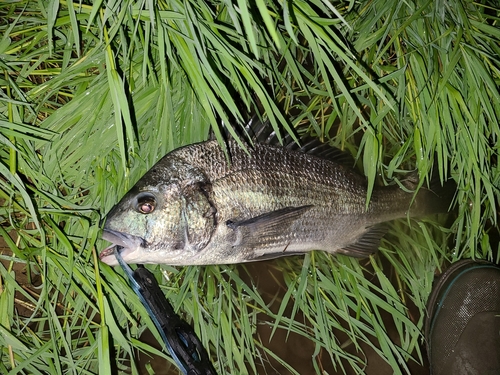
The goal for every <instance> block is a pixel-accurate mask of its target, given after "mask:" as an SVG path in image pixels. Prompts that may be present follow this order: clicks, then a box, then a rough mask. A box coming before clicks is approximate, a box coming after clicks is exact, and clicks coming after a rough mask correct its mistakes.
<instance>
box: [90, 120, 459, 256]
mask: <svg viewBox="0 0 500 375" xmlns="http://www.w3.org/2000/svg"><path fill="white" fill-rule="evenodd" d="M269 128H270V127H269V126H267V127H266V126H264V125H262V124H261V125H260V126H258V125H255V126H253V128H252V126H251V125H248V126H247V128H246V130H248V132H249V131H250V130H251V129H254V135H253V137H252V138H251V139H250V141H248V144H247V147H244V148H243V147H241V145H240V144H238V142H236V141H235V140H234V139H232V140H227V141H226V147H227V148H226V150H224V149H223V148H222V147H221V145H220V144H219V143H218V142H217V141H216V140H214V139H211V140H207V141H205V142H201V143H195V144H191V145H188V146H184V147H181V148H178V149H176V150H173V151H171V152H169V153H168V154H166V155H165V156H164V157H163V158H161V159H160V160H159V161H158V162H157V163H156V164H155V165H154V166H153V167H152V168H151V169H150V170H149V171H148V172H146V174H145V175H144V176H143V177H142V178H140V179H139V180H138V182H137V183H136V184H135V185H134V186H133V187H132V189H130V191H129V192H128V193H127V194H126V195H125V196H124V197H123V198H122V199H121V200H120V201H119V202H118V203H117V204H116V205H115V206H114V207H113V208H112V209H111V211H110V212H109V213H108V215H107V216H106V221H105V224H104V228H103V234H102V238H103V239H104V240H106V241H109V242H111V246H109V247H107V248H105V249H104V250H102V251H101V252H100V254H99V257H100V260H101V261H102V262H104V263H106V264H108V265H110V266H115V265H117V264H118V262H117V259H116V258H115V256H114V249H115V247H116V246H120V247H121V248H122V249H121V253H120V255H121V256H122V258H123V260H124V261H125V262H126V263H129V264H133V263H149V264H169V265H175V266H187V265H214V264H231V263H245V262H249V261H259V260H265V259H272V258H279V257H283V256H290V255H299V254H304V253H306V252H309V251H313V250H322V251H326V252H328V253H331V254H344V255H348V256H353V257H368V256H369V255H371V254H373V253H375V252H376V250H377V248H378V246H379V242H380V240H381V238H382V237H383V236H384V234H385V233H386V231H387V226H386V225H385V223H387V222H389V221H391V220H396V219H401V218H406V217H420V216H425V215H430V214H435V213H445V212H447V211H448V209H449V207H450V204H451V202H452V197H453V194H454V191H455V187H454V185H453V184H450V183H447V182H445V183H444V185H442V186H441V184H432V183H431V186H430V188H425V187H421V188H420V189H418V192H417V193H416V194H414V193H413V191H415V190H416V188H417V186H418V178H408V179H406V180H405V181H404V182H403V185H404V189H402V188H400V187H399V186H398V185H392V186H391V185H390V186H375V187H374V188H373V191H372V195H371V198H370V201H369V204H368V205H366V198H367V194H368V188H367V181H366V178H365V177H364V176H363V175H361V174H360V173H359V172H357V171H356V170H355V169H354V168H353V166H354V161H353V159H352V157H351V156H350V155H347V153H346V152H343V151H340V150H338V149H336V148H334V147H331V146H329V145H328V144H327V143H321V142H319V140H317V139H313V140H308V139H307V138H304V139H306V140H305V141H303V140H302V139H301V142H300V145H299V144H298V143H297V142H295V141H294V140H293V138H292V137H291V136H287V137H284V138H282V144H280V141H279V137H278V136H277V135H276V133H275V132H274V131H267V130H264V129H269ZM346 155H347V156H346ZM228 156H229V160H228ZM432 185H434V186H432Z"/></svg>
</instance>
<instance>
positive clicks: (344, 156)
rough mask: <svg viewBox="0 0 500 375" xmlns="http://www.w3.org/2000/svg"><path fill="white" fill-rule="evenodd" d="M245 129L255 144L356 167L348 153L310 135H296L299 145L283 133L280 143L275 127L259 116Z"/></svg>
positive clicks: (249, 122)
mask: <svg viewBox="0 0 500 375" xmlns="http://www.w3.org/2000/svg"><path fill="white" fill-rule="evenodd" d="M244 129H245V132H246V134H247V136H248V137H251V139H252V141H253V142H257V143H261V144H266V145H270V146H281V147H284V148H286V149H287V150H290V151H300V152H303V153H304V154H310V155H314V156H317V157H319V158H322V159H325V160H330V161H334V162H335V163H338V164H341V165H344V166H347V167H349V168H352V167H353V166H354V165H355V161H354V158H353V157H352V156H351V154H349V153H348V152H346V151H342V150H340V149H338V148H336V147H333V146H330V145H329V144H328V143H324V142H321V141H320V140H319V138H317V137H312V136H310V135H308V134H301V135H299V134H297V133H296V134H295V135H296V138H297V139H299V142H300V145H299V144H297V142H295V140H294V139H293V137H292V136H291V135H290V134H288V133H286V132H284V131H283V133H285V135H283V136H282V142H281V143H280V141H279V139H278V137H277V136H276V132H275V131H274V129H273V127H272V126H271V125H270V124H269V123H268V122H262V121H261V120H260V119H259V118H258V117H257V116H254V117H252V118H251V119H250V121H248V122H247V124H246V125H245V127H244Z"/></svg>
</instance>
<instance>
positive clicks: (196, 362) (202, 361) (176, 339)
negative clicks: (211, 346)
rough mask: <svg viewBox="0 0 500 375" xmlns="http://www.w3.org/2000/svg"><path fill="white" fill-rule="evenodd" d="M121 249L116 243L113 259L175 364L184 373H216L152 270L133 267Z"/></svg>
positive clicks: (190, 328) (198, 374)
mask: <svg viewBox="0 0 500 375" xmlns="http://www.w3.org/2000/svg"><path fill="white" fill-rule="evenodd" d="M121 249H122V247H121V246H116V247H115V250H114V254H115V256H116V259H117V260H118V263H119V264H120V266H121V267H122V269H123V271H124V272H125V274H126V275H127V277H128V279H129V282H130V285H131V287H132V289H133V290H134V292H135V293H136V294H137V295H138V296H139V299H140V300H141V302H142V304H143V305H144V307H145V308H146V310H147V311H148V313H149V316H150V317H151V320H152V321H153V323H154V324H155V326H156V328H157V329H158V331H159V333H160V336H161V338H162V339H163V342H164V344H165V347H166V348H167V350H168V352H169V353H170V356H171V357H172V359H173V360H174V362H175V363H176V365H177V367H178V368H179V369H180V370H181V371H182V373H183V374H184V375H217V373H216V372H215V370H214V368H213V366H212V364H211V362H210V359H209V357H208V354H207V352H206V350H205V348H204V347H203V345H202V344H201V342H200V340H199V339H198V337H197V336H196V334H195V332H194V330H193V327H191V326H190V325H189V324H188V323H186V322H185V321H184V320H182V319H181V317H180V316H179V315H177V314H176V313H175V311H174V309H173V307H172V305H171V304H170V302H169V301H168V300H167V299H166V298H165V295H164V294H163V292H162V291H161V289H160V286H159V285H158V283H157V281H156V279H155V277H154V276H153V274H152V273H151V272H149V271H148V270H147V269H146V268H144V267H143V266H141V265H139V266H138V267H137V268H136V269H135V270H132V268H130V266H129V265H128V264H127V263H125V261H124V260H123V258H122V257H121V255H120V251H121Z"/></svg>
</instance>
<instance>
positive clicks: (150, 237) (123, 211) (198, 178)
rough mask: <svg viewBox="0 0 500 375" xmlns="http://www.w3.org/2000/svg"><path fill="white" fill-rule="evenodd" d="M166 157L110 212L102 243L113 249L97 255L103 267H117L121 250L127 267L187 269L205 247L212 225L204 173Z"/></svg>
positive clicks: (211, 210)
mask: <svg viewBox="0 0 500 375" xmlns="http://www.w3.org/2000/svg"><path fill="white" fill-rule="evenodd" d="M167 157H168V155H167ZM167 157H165V158H166V159H165V158H164V159H162V160H161V161H160V162H159V163H157V164H156V165H155V166H154V167H153V168H152V169H151V170H150V171H149V172H147V173H146V174H145V175H144V176H143V177H142V178H141V179H140V180H139V181H138V182H137V184H136V185H135V186H134V187H133V188H132V189H131V190H130V191H129V192H128V193H127V194H126V195H125V196H124V197H123V198H122V199H121V200H120V202H118V204H117V205H116V206H115V207H114V208H113V209H112V210H111V211H110V212H109V213H108V215H107V217H106V223H105V225H104V231H103V235H102V238H103V239H105V240H107V241H109V242H111V243H112V245H111V246H109V247H107V248H106V249H104V250H102V251H101V253H100V254H99V257H100V259H101V261H102V262H104V263H107V264H109V265H111V266H115V265H117V264H118V261H117V259H116V257H115V256H114V250H115V247H116V246H120V247H121V248H122V249H121V251H120V255H121V256H122V258H123V260H124V261H125V262H126V263H164V264H171V265H179V264H185V262H186V260H187V259H190V258H194V257H196V255H197V254H198V253H199V252H200V251H201V250H203V249H204V248H205V247H206V245H207V244H208V243H209V241H210V239H211V237H212V234H213V232H214V230H215V226H216V222H215V214H216V209H215V207H213V205H212V204H211V200H210V198H209V195H210V184H209V183H208V181H207V179H206V177H205V175H204V174H203V172H202V171H200V170H197V169H196V168H193V167H192V166H191V165H188V164H186V163H185V162H184V161H182V160H181V159H178V158H175V157H168V158H167Z"/></svg>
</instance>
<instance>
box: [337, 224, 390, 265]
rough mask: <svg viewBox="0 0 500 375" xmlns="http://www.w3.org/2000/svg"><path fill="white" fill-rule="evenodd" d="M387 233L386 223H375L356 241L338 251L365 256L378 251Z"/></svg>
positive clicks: (353, 255)
mask: <svg viewBox="0 0 500 375" xmlns="http://www.w3.org/2000/svg"><path fill="white" fill-rule="evenodd" d="M386 233H387V227H386V226H385V225H383V224H382V225H375V226H373V227H370V228H368V230H367V231H366V232H365V233H364V234H363V235H362V236H361V237H360V238H358V240H357V241H356V242H354V243H353V244H351V245H348V246H346V247H344V248H342V249H340V250H337V252H338V253H339V254H343V255H348V256H351V257H356V258H365V257H367V256H369V255H371V254H373V253H375V252H376V251H377V249H378V246H379V244H380V240H381V239H382V237H384V235H385V234H386Z"/></svg>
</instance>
